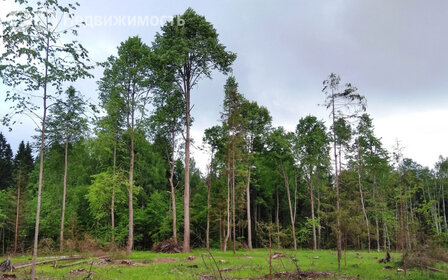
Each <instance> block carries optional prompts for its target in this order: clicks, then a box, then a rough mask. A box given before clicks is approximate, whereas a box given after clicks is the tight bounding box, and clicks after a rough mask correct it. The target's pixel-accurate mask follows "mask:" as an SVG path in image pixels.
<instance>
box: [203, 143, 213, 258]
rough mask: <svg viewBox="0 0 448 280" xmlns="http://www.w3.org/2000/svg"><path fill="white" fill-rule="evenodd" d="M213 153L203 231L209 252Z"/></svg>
mask: <svg viewBox="0 0 448 280" xmlns="http://www.w3.org/2000/svg"><path fill="white" fill-rule="evenodd" d="M213 153H214V150H213V149H212V156H211V158H210V171H209V175H208V176H209V180H208V186H207V230H206V231H205V244H206V247H207V250H210V208H211V207H210V191H211V188H212V178H213Z"/></svg>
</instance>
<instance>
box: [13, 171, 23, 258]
mask: <svg viewBox="0 0 448 280" xmlns="http://www.w3.org/2000/svg"><path fill="white" fill-rule="evenodd" d="M21 180H22V172H21V171H20V170H19V174H18V178H17V203H16V227H15V231H14V255H15V254H17V242H18V239H19V213H20V185H21V183H22V182H21Z"/></svg>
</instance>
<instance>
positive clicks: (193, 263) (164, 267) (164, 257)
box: [0, 249, 448, 280]
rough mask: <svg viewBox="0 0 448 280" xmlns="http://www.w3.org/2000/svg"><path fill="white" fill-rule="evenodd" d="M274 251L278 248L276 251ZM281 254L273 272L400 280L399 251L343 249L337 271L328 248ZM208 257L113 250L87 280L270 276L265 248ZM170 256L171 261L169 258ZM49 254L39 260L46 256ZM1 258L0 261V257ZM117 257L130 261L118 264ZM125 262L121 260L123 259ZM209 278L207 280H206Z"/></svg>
mask: <svg viewBox="0 0 448 280" xmlns="http://www.w3.org/2000/svg"><path fill="white" fill-rule="evenodd" d="M275 251H278V250H275ZM278 252H281V253H283V254H284V255H285V257H283V258H278V259H272V273H275V272H284V271H291V272H295V271H296V266H295V264H294V261H293V260H292V258H293V257H295V258H296V259H297V264H298V266H299V268H300V269H301V270H304V271H315V272H331V273H332V274H331V276H329V278H327V279H404V276H403V273H402V272H397V267H398V262H399V259H400V255H399V254H396V253H392V254H391V255H392V262H391V263H389V264H387V265H390V266H393V268H392V269H384V267H385V266H386V265H385V264H380V263H378V259H379V258H383V257H384V253H376V252H371V253H368V252H365V251H347V254H346V263H345V261H344V255H343V259H342V267H341V273H340V274H335V272H336V271H337V258H336V252H335V251H331V250H320V251H318V252H313V251H311V250H299V251H297V252H294V251H290V250H282V251H278ZM211 253H212V255H213V257H214V259H215V261H216V264H215V263H214V261H213V259H212V258H211V257H210V255H209V254H208V252H207V251H205V250H194V251H193V252H192V253H190V254H161V253H152V252H141V251H136V252H134V253H133V254H132V255H131V256H127V257H126V256H124V255H122V254H115V255H113V256H111V257H112V259H114V262H113V263H107V264H105V263H104V261H103V264H102V265H97V264H93V265H92V268H91V271H92V272H93V274H92V279H145V280H146V279H182V280H187V279H200V278H201V276H202V277H203V278H204V279H206V278H205V277H204V276H203V275H214V276H215V278H213V279H220V276H219V274H218V270H217V268H216V266H218V267H219V269H220V270H221V271H222V272H221V273H222V277H223V279H235V278H236V279H238V278H243V279H248V278H249V279H250V278H261V277H263V276H265V275H268V274H269V251H268V250H266V249H256V250H252V251H239V252H237V253H236V254H235V255H234V254H233V252H231V251H230V252H226V253H223V252H221V251H218V250H213V251H212V252H211ZM189 256H194V257H195V259H194V260H187V258H188V257H189ZM87 258H88V261H86V262H85V263H83V264H79V265H75V266H71V267H65V268H54V267H53V264H45V265H39V266H38V269H37V276H38V278H39V279H83V278H85V277H86V275H87V273H83V274H79V275H74V274H71V273H70V271H73V270H75V269H82V268H83V269H85V270H86V271H89V269H90V260H98V258H94V257H88V256H87ZM172 258H175V259H172ZM46 259H49V258H48V257H47V258H45V257H42V258H39V260H46ZM2 260H3V259H0V261H2ZM11 260H12V263H13V264H17V263H20V262H26V261H29V260H30V257H29V256H21V257H17V258H12V259H11ZM122 260H130V261H131V263H132V265H128V264H122V263H121V262H122ZM77 261H79V260H70V261H61V262H58V263H57V265H59V266H60V265H63V264H64V263H65V264H67V263H74V262H77ZM125 262H126V261H125ZM438 267H439V268H441V269H444V270H448V265H447V264H439V266H438ZM30 269H31V268H30V267H27V268H22V269H18V270H16V271H15V272H14V273H15V274H16V275H17V277H18V278H27V275H29V271H30ZM207 279H212V278H207ZM406 279H448V275H446V274H443V273H439V272H432V271H426V270H425V271H422V270H418V269H414V268H412V269H410V270H409V271H408V275H407V278H406Z"/></svg>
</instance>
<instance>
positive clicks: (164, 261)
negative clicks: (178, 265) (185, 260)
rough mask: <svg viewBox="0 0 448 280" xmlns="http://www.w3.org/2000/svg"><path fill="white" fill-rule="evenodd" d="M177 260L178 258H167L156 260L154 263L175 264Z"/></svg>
mask: <svg viewBox="0 0 448 280" xmlns="http://www.w3.org/2000/svg"><path fill="white" fill-rule="evenodd" d="M178 260H179V258H169V257H165V258H157V259H156V263H172V262H176V261H178Z"/></svg>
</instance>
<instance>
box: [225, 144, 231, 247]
mask: <svg viewBox="0 0 448 280" xmlns="http://www.w3.org/2000/svg"><path fill="white" fill-rule="evenodd" d="M227 153H228V154H227V232H226V237H225V238H224V252H226V251H227V242H228V240H229V238H230V152H227Z"/></svg>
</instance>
